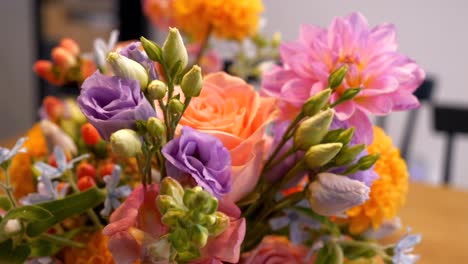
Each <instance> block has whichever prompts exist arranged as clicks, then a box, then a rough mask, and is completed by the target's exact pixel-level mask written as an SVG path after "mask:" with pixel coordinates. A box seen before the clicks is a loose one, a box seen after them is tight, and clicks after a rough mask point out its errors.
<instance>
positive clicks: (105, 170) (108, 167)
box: [99, 162, 114, 177]
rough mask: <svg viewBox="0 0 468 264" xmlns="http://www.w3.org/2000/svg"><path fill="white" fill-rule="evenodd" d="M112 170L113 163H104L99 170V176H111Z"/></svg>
mask: <svg viewBox="0 0 468 264" xmlns="http://www.w3.org/2000/svg"><path fill="white" fill-rule="evenodd" d="M113 170H114V163H110V162H109V163H106V164H104V165H102V166H101V168H100V169H99V175H100V176H101V177H104V176H107V175H112V171H113Z"/></svg>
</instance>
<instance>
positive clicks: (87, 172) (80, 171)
mask: <svg viewBox="0 0 468 264" xmlns="http://www.w3.org/2000/svg"><path fill="white" fill-rule="evenodd" d="M76 175H77V177H78V179H80V178H82V177H85V176H90V177H92V178H93V179H96V169H95V168H94V166H93V165H91V164H89V163H88V162H81V163H80V164H79V165H78V168H77V169H76Z"/></svg>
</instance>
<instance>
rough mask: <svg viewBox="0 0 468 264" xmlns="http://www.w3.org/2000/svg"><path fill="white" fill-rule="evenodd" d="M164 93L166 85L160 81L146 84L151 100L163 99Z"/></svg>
mask: <svg viewBox="0 0 468 264" xmlns="http://www.w3.org/2000/svg"><path fill="white" fill-rule="evenodd" d="M166 92H167V85H166V84H165V83H164V82H162V81H160V80H154V81H151V82H150V83H149V84H148V95H149V96H150V98H151V99H156V100H160V99H163V98H164V96H166Z"/></svg>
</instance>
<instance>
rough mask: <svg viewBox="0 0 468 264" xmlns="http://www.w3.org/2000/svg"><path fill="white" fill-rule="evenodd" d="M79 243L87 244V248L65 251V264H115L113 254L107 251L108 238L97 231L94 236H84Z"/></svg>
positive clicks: (79, 239) (72, 248)
mask: <svg viewBox="0 0 468 264" xmlns="http://www.w3.org/2000/svg"><path fill="white" fill-rule="evenodd" d="M78 241H80V242H82V243H84V244H86V248H77V247H70V248H66V249H64V251H63V256H64V259H63V260H64V263H74V264H114V263H115V262H114V259H113V258H112V254H111V253H110V251H109V250H108V249H107V242H108V238H107V237H106V236H103V235H102V234H101V231H97V232H95V233H94V234H87V235H83V236H81V237H80V238H78Z"/></svg>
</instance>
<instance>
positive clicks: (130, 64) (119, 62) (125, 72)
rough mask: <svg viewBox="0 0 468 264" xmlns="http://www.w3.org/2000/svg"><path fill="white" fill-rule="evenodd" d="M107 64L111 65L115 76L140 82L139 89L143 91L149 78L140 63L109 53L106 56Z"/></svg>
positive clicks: (115, 53)
mask: <svg viewBox="0 0 468 264" xmlns="http://www.w3.org/2000/svg"><path fill="white" fill-rule="evenodd" d="M107 62H109V64H110V65H111V67H112V71H113V72H114V73H115V75H117V76H119V77H122V78H125V79H133V80H137V81H139V82H140V86H141V89H142V90H143V91H144V90H145V89H146V86H147V85H148V81H149V76H148V73H147V72H146V70H145V68H144V67H143V66H141V64H140V63H138V62H136V61H134V60H131V59H129V58H127V57H125V56H122V55H120V54H119V53H117V52H110V53H109V55H107Z"/></svg>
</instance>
